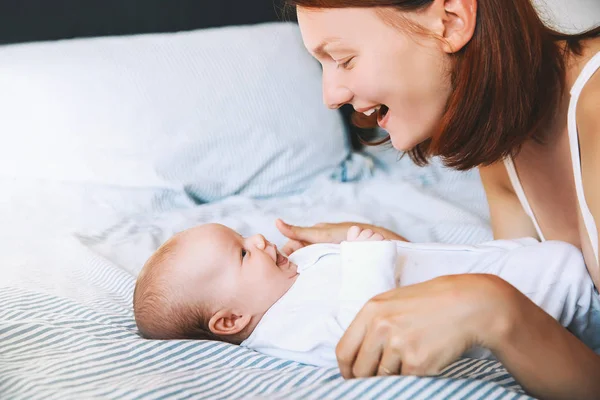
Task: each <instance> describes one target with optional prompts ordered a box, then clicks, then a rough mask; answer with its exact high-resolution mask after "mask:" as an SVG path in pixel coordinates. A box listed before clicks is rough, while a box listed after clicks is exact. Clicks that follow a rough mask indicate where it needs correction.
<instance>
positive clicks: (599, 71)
mask: <svg viewBox="0 0 600 400" xmlns="http://www.w3.org/2000/svg"><path fill="white" fill-rule="evenodd" d="M598 54H600V37H599V38H594V39H590V40H589V41H588V45H587V46H586V48H585V51H584V52H583V54H582V55H581V59H580V61H579V62H578V63H577V64H579V67H578V68H577V69H578V70H579V73H581V71H582V70H583V68H584V67H585V66H586V65H587V64H588V63H589V62H590V60H592V58H594V57H595V56H596V60H598V61H597V62H596V64H597V65H596V71H595V73H594V74H593V75H592V76H591V78H590V79H589V80H588V81H587V83H586V84H585V85H584V86H583V88H582V89H581V94H580V95H579V101H578V102H577V108H576V120H577V131H578V135H579V140H580V142H581V151H582V152H584V151H586V148H587V149H590V148H589V146H592V147H593V148H594V152H595V151H597V150H599V149H600V59H599V58H598V57H600V56H599V55H598ZM590 150H591V149H590Z"/></svg>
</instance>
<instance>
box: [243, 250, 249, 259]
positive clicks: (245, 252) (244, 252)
mask: <svg viewBox="0 0 600 400" xmlns="http://www.w3.org/2000/svg"><path fill="white" fill-rule="evenodd" d="M246 254H248V252H247V251H246V250H244V249H242V258H244V257H246Z"/></svg>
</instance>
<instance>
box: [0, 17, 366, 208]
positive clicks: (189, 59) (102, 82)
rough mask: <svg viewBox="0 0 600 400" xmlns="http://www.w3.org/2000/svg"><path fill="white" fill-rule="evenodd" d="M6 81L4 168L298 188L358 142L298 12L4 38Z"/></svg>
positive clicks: (122, 180) (254, 190) (274, 191)
mask: <svg viewBox="0 0 600 400" xmlns="http://www.w3.org/2000/svg"><path fill="white" fill-rule="evenodd" d="M0 88H1V90H0V132H1V133H0V135H2V138H3V142H2V146H0V178H1V177H8V178H17V179H21V180H23V179H41V180H49V181H52V182H71V183H72V182H77V183H84V184H87V185H94V184H103V185H112V186H121V187H128V188H138V189H144V190H147V189H150V188H162V189H171V190H181V191H185V192H186V193H187V194H188V195H189V196H190V197H191V198H193V199H194V200H196V201H197V202H207V201H214V200H218V199H221V198H224V197H226V196H230V195H236V194H240V195H246V196H253V197H266V196H276V195H284V194H290V193H295V192H300V191H302V190H303V189H306V188H307V187H308V186H309V185H310V184H311V183H312V182H313V180H314V178H315V177H316V176H319V175H321V174H325V175H329V174H333V173H338V174H339V167H340V164H342V163H343V162H344V160H346V158H347V157H348V156H349V155H350V147H349V145H348V138H347V137H346V131H345V127H344V125H343V123H342V119H341V115H340V113H339V112H337V111H333V110H328V109H327V108H326V107H324V106H323V104H322V96H321V69H320V68H319V64H318V63H317V62H316V61H315V60H314V59H312V57H311V56H310V55H309V54H308V53H307V52H306V49H305V48H304V46H303V44H302V40H301V36H300V33H299V30H298V27H297V25H294V24H291V23H271V24H262V25H256V26H243V27H226V28H217V29H207V30H200V31H192V32H181V33H169V34H151V35H138V36H122V37H108V38H90V39H76V40H64V41H56V42H44V43H31V44H19V45H10V46H1V47H0ZM351 161H355V162H357V163H358V164H359V165H352V168H348V170H350V171H353V173H354V174H355V175H360V174H362V173H363V171H364V168H363V167H366V165H364V160H362V159H357V160H351Z"/></svg>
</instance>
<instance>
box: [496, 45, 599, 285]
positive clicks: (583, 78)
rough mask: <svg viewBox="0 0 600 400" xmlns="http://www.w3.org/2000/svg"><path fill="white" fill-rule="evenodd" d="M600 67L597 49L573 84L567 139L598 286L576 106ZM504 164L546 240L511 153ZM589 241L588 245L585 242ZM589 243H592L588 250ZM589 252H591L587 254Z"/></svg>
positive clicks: (589, 263) (595, 242)
mask: <svg viewBox="0 0 600 400" xmlns="http://www.w3.org/2000/svg"><path fill="white" fill-rule="evenodd" d="M598 69H600V52H598V53H596V55H595V56H594V57H592V59H591V60H589V61H588V62H587V64H586V65H585V66H584V68H583V70H582V71H581V73H580V74H579V76H578V77H577V80H576V81H575V84H574V85H573V87H572V88H571V92H570V93H571V99H570V102H569V110H568V116H567V118H568V126H567V129H568V139H569V147H570V154H571V164H572V168H573V178H574V183H575V191H576V194H577V203H578V206H579V210H580V213H581V214H580V215H581V218H582V220H583V225H584V227H583V228H584V229H581V231H582V233H584V234H587V238H585V239H588V240H589V246H588V245H587V240H584V238H582V249H583V252H584V256H585V258H586V264H587V267H588V270H589V272H590V275H591V276H592V279H593V280H594V283H595V284H596V287H597V288H600V270H599V269H598V266H599V265H600V263H599V260H598V231H597V229H596V222H595V220H594V217H593V215H592V213H591V212H590V210H589V207H588V205H587V202H586V200H585V194H584V190H583V180H582V175H581V158H580V154H579V136H578V132H577V120H576V110H577V102H578V101H579V96H580V95H581V91H582V89H583V87H584V86H585V84H586V83H587V82H588V81H589V80H590V78H591V77H592V75H594V73H595V72H596V71H597V70H598ZM504 165H505V166H506V171H507V172H508V177H509V178H510V181H511V184H512V186H513V188H514V190H515V193H516V195H517V197H518V198H519V201H520V202H521V205H522V206H523V209H524V210H525V212H526V213H527V215H528V216H529V217H530V218H531V221H532V222H533V224H534V225H535V229H536V231H537V233H538V235H539V237H540V239H541V240H542V241H545V240H546V238H545V236H544V233H543V232H542V230H541V228H540V224H539V223H538V220H537V218H536V217H535V214H534V212H533V209H532V207H531V205H530V204H529V201H528V199H527V196H526V194H525V191H524V190H523V186H522V185H521V181H520V179H519V175H518V174H517V170H516V168H515V164H514V161H513V159H512V158H511V157H508V158H506V159H505V160H504ZM584 243H586V246H584V245H583V244H584ZM586 247H591V248H590V249H589V251H586V250H587V249H586ZM586 253H588V254H586Z"/></svg>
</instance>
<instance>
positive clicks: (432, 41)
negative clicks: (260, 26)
mask: <svg viewBox="0 0 600 400" xmlns="http://www.w3.org/2000/svg"><path fill="white" fill-rule="evenodd" d="M289 3H291V4H292V5H294V6H296V10H297V14H298V21H299V24H300V29H301V31H302V36H303V40H304V44H305V46H306V47H307V49H308V50H309V51H310V52H311V54H313V56H314V57H315V58H317V59H318V60H319V61H320V62H321V64H322V66H323V94H324V100H325V102H326V104H327V105H328V106H329V107H330V108H337V107H340V106H341V105H343V104H352V105H353V106H354V109H355V110H356V111H357V113H359V117H360V118H357V119H359V120H361V121H359V122H361V123H363V124H364V123H365V122H371V123H373V124H378V125H379V126H381V127H382V128H384V129H385V130H386V131H387V132H388V133H389V138H390V140H391V143H392V144H393V146H394V147H395V148H396V149H398V150H402V151H408V152H409V154H410V155H411V157H412V158H413V159H414V160H415V161H417V162H418V163H421V164H423V163H426V160H427V159H428V158H429V157H431V156H440V157H441V158H442V159H443V160H444V161H445V163H446V164H447V165H448V166H450V167H454V168H456V169H460V170H466V169H469V168H473V167H479V168H480V171H481V176H482V180H483V183H484V187H485V190H486V193H487V198H488V202H489V206H490V211H491V221H492V227H493V232H494V236H495V238H497V239H502V238H517V237H524V236H537V237H538V238H539V239H540V240H547V239H554V240H563V241H566V242H570V243H572V244H574V245H576V246H578V247H579V248H581V249H582V250H583V252H584V256H585V259H586V264H587V265H588V269H589V272H590V275H591V276H592V278H593V279H594V282H595V284H596V287H599V286H600V270H599V269H598V232H597V229H596V224H595V221H600V174H599V173H598V172H600V72H598V73H595V72H596V71H597V70H600V28H596V29H594V30H591V31H589V32H586V33H583V34H580V35H575V36H569V35H561V34H559V33H557V32H554V31H552V30H550V29H548V28H546V27H544V25H543V24H542V22H541V21H540V19H539V17H538V15H537V14H536V12H535V10H534V8H533V6H532V5H531V3H530V1H529V0H510V1H507V0H486V1H481V2H478V1H477V0H292V1H289ZM594 73H595V74H594ZM365 120H366V121H365ZM350 225H351V224H321V225H318V226H315V227H312V228H301V227H294V226H289V225H286V224H284V223H283V222H282V221H278V227H279V229H280V230H281V232H282V233H283V234H285V235H286V236H287V237H288V238H290V239H291V240H290V242H289V243H288V244H287V245H286V249H287V250H288V251H292V250H294V249H297V248H299V247H301V246H303V245H306V244H308V243H315V242H329V241H333V242H339V241H341V240H343V238H344V235H345V232H346V230H347V228H348V226H350ZM370 228H371V229H373V230H375V231H378V232H380V233H382V234H383V235H384V236H386V237H387V238H399V236H398V235H396V234H394V233H393V232H390V231H387V230H384V229H381V228H378V227H370ZM526 267H527V266H526V265H524V266H523V268H526ZM473 345H481V346H485V347H488V348H490V349H491V350H492V351H493V352H494V354H495V355H496V356H497V357H498V358H499V359H500V360H501V361H502V363H503V364H504V365H505V366H506V368H507V369H508V370H509V371H510V372H511V373H512V374H513V375H514V376H515V377H516V379H517V380H518V381H519V382H520V383H521V384H522V385H523V386H524V387H525V388H526V389H527V390H528V392H529V393H531V394H533V395H534V396H538V397H542V398H565V399H573V398H578V399H579V398H600V356H598V355H596V354H594V353H593V352H592V351H591V350H589V349H588V348H587V347H586V346H585V345H583V344H582V343H581V342H580V341H578V340H577V339H576V338H575V337H574V336H572V335H571V334H570V333H569V332H568V331H567V330H565V329H564V328H562V327H561V326H560V325H559V324H558V323H557V322H555V321H554V320H553V319H552V318H550V317H549V316H548V315H547V314H545V313H544V312H543V311H542V310H541V309H539V308H538V307H537V306H535V305H534V304H533V303H532V302H531V301H529V300H528V299H527V298H526V297H525V296H524V295H523V294H521V293H519V292H518V291H517V290H515V289H514V288H513V287H511V286H510V285H509V284H508V283H506V282H504V281H502V280H501V279H499V278H497V277H493V276H489V275H462V276H450V277H442V278H438V279H435V280H432V281H429V282H425V283H422V284H419V285H415V286H412V287H406V288H400V289H397V290H393V291H391V292H388V293H385V294H383V295H381V296H377V297H376V298H374V299H372V300H371V301H370V302H369V303H368V304H367V305H366V306H365V307H364V308H363V309H362V310H361V312H360V313H359V314H358V315H357V317H356V319H355V320H354V322H353V323H352V325H351V326H350V328H349V329H348V331H347V332H346V334H345V335H344V337H343V338H342V340H341V341H340V343H339V345H338V348H337V356H338V361H339V365H340V369H341V372H342V374H343V376H344V377H346V378H350V377H367V376H372V375H387V374H395V373H400V374H413V375H432V374H436V373H438V372H439V371H440V370H441V369H443V368H444V367H445V366H447V365H448V364H450V363H451V362H453V361H454V360H456V358H457V357H459V356H460V355H461V354H462V353H463V352H464V351H465V350H466V349H468V348H469V347H471V346H473Z"/></svg>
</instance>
